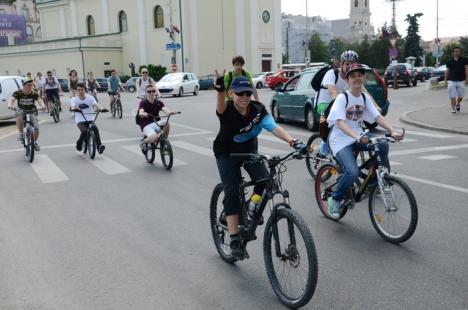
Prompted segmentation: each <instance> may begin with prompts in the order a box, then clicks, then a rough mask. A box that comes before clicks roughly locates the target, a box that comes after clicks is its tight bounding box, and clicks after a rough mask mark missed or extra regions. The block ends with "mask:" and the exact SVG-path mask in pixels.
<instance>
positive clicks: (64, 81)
mask: <svg viewBox="0 0 468 310" xmlns="http://www.w3.org/2000/svg"><path fill="white" fill-rule="evenodd" d="M57 80H58V81H59V83H60V88H61V89H62V91H63V92H67V91H69V89H68V79H59V78H57Z"/></svg>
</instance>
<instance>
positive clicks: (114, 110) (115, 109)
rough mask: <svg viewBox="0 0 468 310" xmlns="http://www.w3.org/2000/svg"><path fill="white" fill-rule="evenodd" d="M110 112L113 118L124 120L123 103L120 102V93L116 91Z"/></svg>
mask: <svg viewBox="0 0 468 310" xmlns="http://www.w3.org/2000/svg"><path fill="white" fill-rule="evenodd" d="M110 111H111V114H112V117H115V115H116V114H117V116H118V117H119V118H122V102H121V101H120V92H119V91H116V92H115V93H114V98H113V99H112V100H111V102H110Z"/></svg>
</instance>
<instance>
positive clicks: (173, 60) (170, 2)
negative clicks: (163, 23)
mask: <svg viewBox="0 0 468 310" xmlns="http://www.w3.org/2000/svg"><path fill="white" fill-rule="evenodd" d="M172 14H173V9H172V0H169V24H170V30H171V31H172V25H173V23H172ZM170 38H171V43H172V44H174V43H175V36H174V33H173V32H172V34H171V36H170ZM176 56H177V53H176V50H175V49H173V50H172V61H171V63H172V64H173V65H177V57H176ZM175 68H177V67H175Z"/></svg>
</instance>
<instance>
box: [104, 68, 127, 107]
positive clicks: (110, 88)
mask: <svg viewBox="0 0 468 310" xmlns="http://www.w3.org/2000/svg"><path fill="white" fill-rule="evenodd" d="M116 73H117V72H116V71H115V70H112V71H111V76H110V77H109V78H108V79H107V93H108V94H109V99H110V102H113V101H114V96H117V97H118V98H120V94H119V89H124V85H123V84H122V82H121V81H120V78H119V77H118V76H116Z"/></svg>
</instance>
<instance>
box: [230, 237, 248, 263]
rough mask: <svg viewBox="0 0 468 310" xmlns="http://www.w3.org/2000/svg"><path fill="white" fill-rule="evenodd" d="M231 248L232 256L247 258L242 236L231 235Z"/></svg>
mask: <svg viewBox="0 0 468 310" xmlns="http://www.w3.org/2000/svg"><path fill="white" fill-rule="evenodd" d="M229 247H230V248H231V256H232V257H234V258H236V259H244V258H245V249H244V246H243V245H242V241H241V239H240V237H239V236H238V235H237V236H231V243H230V245H229Z"/></svg>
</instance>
